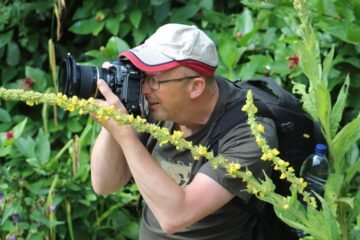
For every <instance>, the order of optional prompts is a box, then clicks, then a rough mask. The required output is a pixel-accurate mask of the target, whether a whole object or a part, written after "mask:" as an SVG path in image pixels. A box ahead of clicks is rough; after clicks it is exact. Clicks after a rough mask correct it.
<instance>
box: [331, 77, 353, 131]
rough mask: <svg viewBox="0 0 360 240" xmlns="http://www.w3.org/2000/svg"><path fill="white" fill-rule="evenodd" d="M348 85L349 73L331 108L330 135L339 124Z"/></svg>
mask: <svg viewBox="0 0 360 240" xmlns="http://www.w3.org/2000/svg"><path fill="white" fill-rule="evenodd" d="M349 85H350V78H349V75H347V76H346V79H345V82H344V84H343V86H342V87H341V89H340V92H339V95H338V97H337V99H336V103H335V105H334V107H333V109H332V110H331V115H330V130H331V136H335V134H336V132H337V130H338V128H339V124H340V121H341V118H342V115H343V112H344V108H345V106H346V98H347V95H348V91H349Z"/></svg>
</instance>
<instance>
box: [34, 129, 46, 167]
mask: <svg viewBox="0 0 360 240" xmlns="http://www.w3.org/2000/svg"><path fill="white" fill-rule="evenodd" d="M35 144H36V145H35V156H36V158H37V159H38V160H39V162H40V163H41V164H42V165H43V164H45V163H47V162H48V161H49V159H50V142H49V136H48V135H47V134H46V133H45V132H44V131H43V130H42V129H40V130H39V133H38V135H37V136H36V140H35Z"/></svg>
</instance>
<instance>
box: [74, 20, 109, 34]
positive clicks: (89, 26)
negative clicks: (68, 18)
mask: <svg viewBox="0 0 360 240" xmlns="http://www.w3.org/2000/svg"><path fill="white" fill-rule="evenodd" d="M103 26H104V23H103V22H100V23H99V22H97V21H96V19H95V18H89V19H85V20H79V21H77V22H75V23H74V24H73V25H72V26H71V27H70V28H69V30H70V31H71V32H73V33H76V34H80V35H85V34H91V33H98V32H99V28H101V29H102V27H103Z"/></svg>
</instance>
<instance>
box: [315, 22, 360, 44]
mask: <svg viewBox="0 0 360 240" xmlns="http://www.w3.org/2000/svg"><path fill="white" fill-rule="evenodd" d="M315 26H316V27H319V28H321V29H322V30H323V31H324V32H328V33H330V34H331V35H333V36H335V37H337V38H339V39H341V40H342V41H345V42H347V43H351V44H360V34H359V33H360V27H359V26H357V25H355V24H354V23H352V22H349V21H339V20H337V19H331V18H321V19H320V20H319V21H318V22H316V24H315Z"/></svg>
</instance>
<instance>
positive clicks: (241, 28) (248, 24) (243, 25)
mask: <svg viewBox="0 0 360 240" xmlns="http://www.w3.org/2000/svg"><path fill="white" fill-rule="evenodd" d="M253 29H254V21H253V18H252V14H251V11H250V10H249V9H248V8H244V10H243V12H242V13H241V14H239V15H238V17H237V18H236V25H235V29H234V30H235V31H237V32H241V33H242V34H247V33H250V32H251V31H252V30H253Z"/></svg>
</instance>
